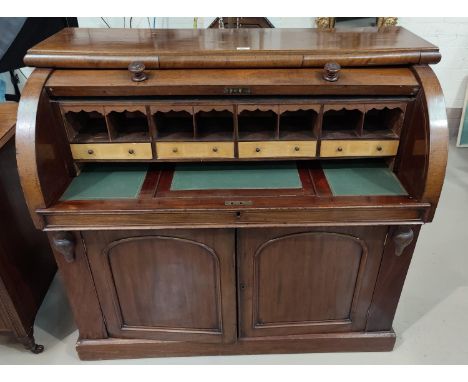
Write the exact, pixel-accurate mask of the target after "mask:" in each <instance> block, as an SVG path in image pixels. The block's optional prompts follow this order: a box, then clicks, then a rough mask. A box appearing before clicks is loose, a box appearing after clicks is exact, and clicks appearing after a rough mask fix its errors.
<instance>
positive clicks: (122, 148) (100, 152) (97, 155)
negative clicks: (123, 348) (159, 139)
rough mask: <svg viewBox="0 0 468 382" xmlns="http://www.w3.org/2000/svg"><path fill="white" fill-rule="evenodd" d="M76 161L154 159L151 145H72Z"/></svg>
mask: <svg viewBox="0 0 468 382" xmlns="http://www.w3.org/2000/svg"><path fill="white" fill-rule="evenodd" d="M70 148H71V152H72V155H73V158H74V159H89V160H93V159H125V160H131V159H153V152H152V150H151V143H84V144H71V145H70Z"/></svg>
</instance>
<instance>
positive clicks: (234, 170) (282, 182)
mask: <svg viewBox="0 0 468 382" xmlns="http://www.w3.org/2000/svg"><path fill="white" fill-rule="evenodd" d="M285 188H302V183H301V179H300V178H299V172H298V170H297V167H296V164H295V163H294V162H289V163H275V162H269V163H204V164H199V163H196V164H195V163H193V164H181V165H177V166H176V168H175V171H174V177H173V179H172V184H171V190H172V191H182V190H216V189H217V190H220V189H223V190H226V189H229V190H235V189H285Z"/></svg>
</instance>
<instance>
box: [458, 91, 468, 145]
mask: <svg viewBox="0 0 468 382" xmlns="http://www.w3.org/2000/svg"><path fill="white" fill-rule="evenodd" d="M457 146H458V147H468V85H467V87H466V93H465V100H464V101H463V110H462V116H461V120H460V128H459V129H458V139H457Z"/></svg>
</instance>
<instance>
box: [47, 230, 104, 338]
mask: <svg viewBox="0 0 468 382" xmlns="http://www.w3.org/2000/svg"><path fill="white" fill-rule="evenodd" d="M72 235H73V237H74V242H75V248H74V256H75V257H74V260H73V261H72V262H67V261H66V260H65V258H64V256H63V255H62V254H61V253H59V252H58V251H57V249H56V248H54V245H53V241H54V233H52V232H50V233H49V240H50V241H51V244H52V248H53V252H54V255H55V260H56V261H57V264H58V266H59V271H60V274H61V276H62V278H63V282H64V284H65V288H66V291H67V295H68V299H69V300H70V305H71V308H72V311H73V315H74V317H75V321H76V324H77V326H78V329H79V331H80V338H81V339H101V338H107V330H106V325H105V323H104V317H103V315H102V312H101V307H100V305H99V301H98V298H97V294H96V289H95V286H94V280H93V276H92V275H91V271H90V267H89V264H88V258H87V254H86V248H85V246H84V243H83V240H82V238H81V234H80V233H79V232H74V233H72Z"/></svg>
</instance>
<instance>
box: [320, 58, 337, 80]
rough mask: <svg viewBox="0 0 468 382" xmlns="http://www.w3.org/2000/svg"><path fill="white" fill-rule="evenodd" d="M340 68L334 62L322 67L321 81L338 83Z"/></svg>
mask: <svg viewBox="0 0 468 382" xmlns="http://www.w3.org/2000/svg"><path fill="white" fill-rule="evenodd" d="M340 70H341V66H340V65H339V64H337V63H336V62H328V63H326V64H325V66H324V67H323V79H324V80H325V81H329V82H335V81H338V78H339V76H340Z"/></svg>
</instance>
